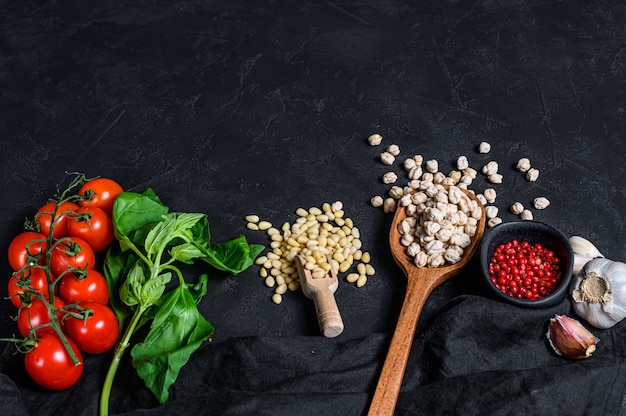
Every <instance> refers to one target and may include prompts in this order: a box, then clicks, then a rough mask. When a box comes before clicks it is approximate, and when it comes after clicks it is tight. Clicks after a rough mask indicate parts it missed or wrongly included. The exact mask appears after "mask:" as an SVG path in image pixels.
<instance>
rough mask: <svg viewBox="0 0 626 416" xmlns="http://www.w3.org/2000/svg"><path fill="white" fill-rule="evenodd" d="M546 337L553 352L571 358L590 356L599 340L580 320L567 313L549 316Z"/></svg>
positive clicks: (577, 358)
mask: <svg viewBox="0 0 626 416" xmlns="http://www.w3.org/2000/svg"><path fill="white" fill-rule="evenodd" d="M546 337H547V338H548V341H549V342H550V345H551V346H552V348H553V349H554V352H556V353H557V354H559V355H561V356H563V357H566V358H570V359H573V360H579V359H583V358H589V357H591V354H593V352H594V351H595V350H596V344H597V343H598V341H599V339H598V338H596V337H595V336H594V335H593V334H592V333H591V332H589V331H588V330H587V328H585V327H584V326H583V325H582V324H581V323H580V322H578V321H577V320H576V319H572V318H570V317H569V316H567V315H554V318H550V323H549V326H548V332H547V333H546Z"/></svg>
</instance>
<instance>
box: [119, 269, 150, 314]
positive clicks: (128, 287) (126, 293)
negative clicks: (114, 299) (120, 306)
mask: <svg viewBox="0 0 626 416" xmlns="http://www.w3.org/2000/svg"><path fill="white" fill-rule="evenodd" d="M145 282H146V275H145V273H144V272H143V269H142V268H141V266H140V265H139V262H136V263H135V265H134V266H133V268H132V269H130V272H129V273H128V277H127V278H126V280H125V281H124V283H123V284H122V286H121V287H120V299H121V301H122V302H124V303H125V304H126V305H128V306H135V305H138V304H141V303H142V296H141V293H142V291H143V289H142V287H143V284H144V283H145Z"/></svg>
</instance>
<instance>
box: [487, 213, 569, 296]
mask: <svg viewBox="0 0 626 416" xmlns="http://www.w3.org/2000/svg"><path fill="white" fill-rule="evenodd" d="M513 240H518V241H519V242H520V243H521V242H523V241H528V242H529V243H530V244H536V243H540V244H542V245H543V246H544V247H546V248H547V249H550V250H552V251H553V252H554V254H555V256H557V257H558V258H559V260H560V263H559V269H560V272H561V278H560V280H559V282H558V283H557V287H556V289H555V290H554V291H553V292H552V293H550V294H549V295H546V296H545V297H542V298H539V299H534V300H528V299H520V298H517V297H513V296H510V295H508V294H506V293H504V292H502V291H501V290H500V289H498V288H497V287H496V286H495V285H494V283H493V282H492V281H491V277H490V276H489V261H490V259H491V257H492V255H493V253H494V251H495V250H496V248H497V247H499V246H500V245H501V244H506V243H507V242H509V241H513ZM478 255H479V258H480V270H481V277H482V279H483V280H484V282H485V286H487V290H488V291H489V293H490V295H492V297H494V298H496V299H500V300H503V301H505V302H508V303H512V304H514V305H518V306H521V307H526V308H545V307H548V306H553V305H556V304H558V303H559V302H561V300H563V297H564V296H565V294H566V293H567V290H568V286H569V283H570V280H571V278H572V269H573V266H574V253H573V251H572V246H571V245H570V243H569V240H568V238H567V237H566V236H565V235H564V234H563V233H562V232H561V231H559V230H557V229H556V228H554V227H551V226H549V225H547V224H544V223H541V222H538V221H512V222H505V223H502V224H499V225H496V226H495V227H493V228H490V229H488V230H486V231H485V234H484V235H483V239H482V241H481V244H480V249H479V252H478Z"/></svg>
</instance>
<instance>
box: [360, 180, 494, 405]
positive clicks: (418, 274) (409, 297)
mask: <svg viewBox="0 0 626 416" xmlns="http://www.w3.org/2000/svg"><path fill="white" fill-rule="evenodd" d="M465 193H466V194H467V195H468V196H469V197H470V198H472V199H474V200H476V201H478V199H477V198H476V196H475V195H474V194H471V193H469V192H465ZM478 203H479V204H480V201H478ZM481 206H482V205H481ZM404 218H406V212H405V210H404V209H398V210H397V211H396V213H395V216H394V218H393V222H392V224H391V231H390V232H389V244H390V246H391V253H392V255H393V258H394V259H395V261H396V263H397V264H398V266H400V268H401V269H402V270H403V271H404V274H405V275H406V277H407V288H406V294H405V296H404V302H403V304H402V309H401V310H400V316H399V318H398V323H397V324H396V329H395V331H394V334H393V336H392V338H391V344H390V346H389V351H388V352H387V357H386V358H385V363H384V364H383V368H382V371H381V374H380V377H379V379H378V385H377V386H376V391H375V393H374V398H373V399H372V403H371V405H370V408H369V413H368V415H369V416H392V415H393V413H394V410H395V408H396V402H397V400H398V394H399V393H400V387H401V385H402V378H403V377H404V370H405V369H406V364H407V361H408V359H409V352H410V350H411V344H412V343H413V336H414V335H415V328H416V327H417V321H418V319H419V316H420V313H421V312H422V308H423V306H424V303H425V302H426V299H427V298H428V296H429V295H430V293H431V292H432V291H433V289H434V288H435V287H437V286H439V285H440V284H441V283H443V282H444V281H446V280H447V279H449V278H450V277H452V276H454V275H455V274H457V273H458V272H459V271H461V269H462V268H463V267H464V266H465V265H466V264H467V262H468V261H469V260H470V259H471V258H472V256H473V255H474V253H475V252H476V250H477V249H478V246H479V243H480V240H481V238H482V236H483V232H484V229H485V210H484V209H483V215H482V217H481V219H480V220H479V221H478V225H477V227H476V234H475V235H474V237H472V242H471V244H470V245H469V246H468V247H466V248H465V250H464V253H463V257H462V258H461V261H459V262H458V263H456V264H453V265H444V266H440V267H435V268H428V267H417V266H416V265H415V264H414V263H413V260H412V258H411V257H409V255H408V254H407V253H406V247H404V246H403V245H402V244H400V238H401V235H400V232H399V230H398V225H399V224H400V222H401V221H402V220H403V219H404Z"/></svg>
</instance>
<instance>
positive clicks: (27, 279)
mask: <svg viewBox="0 0 626 416" xmlns="http://www.w3.org/2000/svg"><path fill="white" fill-rule="evenodd" d="M24 283H27V284H28V287H25V286H22V284H24ZM29 288H30V289H32V290H34V291H36V292H38V293H41V294H42V295H43V296H44V297H45V298H48V278H47V277H46V272H45V271H44V270H43V269H41V268H39V267H28V268H26V269H24V270H20V271H19V272H14V273H13V274H12V275H11V278H10V279H9V288H8V294H9V298H10V299H11V303H13V305H15V307H16V308H21V307H22V306H24V304H23V303H22V299H21V297H20V295H21V294H22V293H24V291H25V290H27V289H29ZM30 298H31V299H35V298H36V295H32V296H31V297H30Z"/></svg>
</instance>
